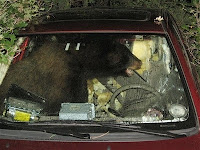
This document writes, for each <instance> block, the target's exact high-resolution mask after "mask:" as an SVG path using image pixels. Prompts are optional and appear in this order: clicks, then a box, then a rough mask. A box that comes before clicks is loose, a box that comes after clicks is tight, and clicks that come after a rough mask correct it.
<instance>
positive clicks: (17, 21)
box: [0, 0, 40, 63]
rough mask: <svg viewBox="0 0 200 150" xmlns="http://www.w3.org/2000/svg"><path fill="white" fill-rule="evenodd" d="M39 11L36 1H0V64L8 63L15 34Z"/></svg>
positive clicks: (12, 50)
mask: <svg viewBox="0 0 200 150" xmlns="http://www.w3.org/2000/svg"><path fill="white" fill-rule="evenodd" d="M39 11H40V7H39V5H38V3H37V0H1V1H0V52H1V53H0V63H8V62H9V60H11V59H12V57H13V55H14V54H15V50H16V49H15V48H14V46H15V42H16V34H17V32H18V31H19V30H20V29H22V28H24V27H26V26H27V24H28V22H29V21H31V20H32V18H33V17H35V16H36V15H38V12H39ZM5 50H6V51H5ZM2 51H3V52H4V53H2Z"/></svg>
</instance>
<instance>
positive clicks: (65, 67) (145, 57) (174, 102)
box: [0, 34, 191, 123]
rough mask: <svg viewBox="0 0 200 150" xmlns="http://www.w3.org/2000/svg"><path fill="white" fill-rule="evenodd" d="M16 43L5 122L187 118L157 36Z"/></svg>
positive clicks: (183, 96) (38, 38)
mask: <svg viewBox="0 0 200 150" xmlns="http://www.w3.org/2000/svg"><path fill="white" fill-rule="evenodd" d="M18 41H20V42H19V43H20V44H19V47H20V52H17V53H16V54H15V56H14V59H13V61H12V64H11V65H10V66H9V69H8V71H7V74H6V75H5V78H4V80H3V81H2V84H1V86H0V98H1V101H0V102H1V104H0V106H1V107H0V108H1V110H0V111H1V114H2V117H1V118H3V119H4V120H9V121H12V122H38V121H51V120H81V121H82V120H87V121H99V122H101V121H113V120H114V121H116V122H120V123H121V122H122V123H123V122H131V123H170V122H184V121H186V120H188V118H190V108H191V107H190V105H189V102H188V99H189V98H188V96H187V91H186V88H185V85H184V84H183V83H184V82H183V81H184V80H183V79H182V76H181V73H179V69H178V68H179V67H178V65H177V64H178V62H177V59H174V58H173V55H172V54H173V53H172V52H173V51H172V49H171V48H170V47H169V44H168V42H167V40H166V38H165V37H164V36H161V35H135V34H57V35H34V36H31V37H19V40H18ZM175 60H176V61H175ZM182 82H183V83H182Z"/></svg>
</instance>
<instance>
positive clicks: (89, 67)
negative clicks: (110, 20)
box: [0, 40, 141, 112]
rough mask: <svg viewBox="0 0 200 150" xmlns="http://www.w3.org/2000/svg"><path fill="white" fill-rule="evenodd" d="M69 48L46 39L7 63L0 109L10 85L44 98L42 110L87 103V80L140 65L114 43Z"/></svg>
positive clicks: (0, 93)
mask: <svg viewBox="0 0 200 150" xmlns="http://www.w3.org/2000/svg"><path fill="white" fill-rule="evenodd" d="M71 48H72V46H71ZM71 48H70V49H69V50H68V51H65V50H64V47H63V45H62V44H58V43H56V44H55V42H46V43H44V44H43V45H42V46H41V47H40V48H39V49H38V50H36V51H33V52H32V53H31V54H30V56H28V57H27V58H24V59H23V60H22V61H19V62H17V63H16V64H13V65H11V66H10V68H9V70H8V72H7V75H6V77H5V79H4V81H3V83H2V85H1V86H0V98H1V101H0V102H1V103H0V105H1V108H2V106H3V100H4V98H5V96H6V93H7V91H8V89H9V86H10V85H11V84H16V85H18V86H20V87H21V88H23V89H25V90H28V91H30V92H32V93H34V94H36V95H38V96H41V97H43V98H45V99H47V104H46V111H47V112H56V111H58V110H59V108H60V104H61V103H62V102H87V96H88V95H87V94H88V93H87V82H86V81H87V79H89V78H94V77H102V76H105V77H106V76H118V75H127V68H128V69H133V70H135V69H139V68H140V66H141V61H140V60H139V59H137V58H136V57H135V56H134V55H132V53H131V52H130V51H129V50H128V49H127V48H126V47H125V46H124V45H121V44H120V43H117V42H111V41H109V40H102V41H96V42H95V41H93V42H89V43H85V44H83V45H81V47H80V49H79V50H78V51H75V50H71ZM128 75H130V72H129V73H128Z"/></svg>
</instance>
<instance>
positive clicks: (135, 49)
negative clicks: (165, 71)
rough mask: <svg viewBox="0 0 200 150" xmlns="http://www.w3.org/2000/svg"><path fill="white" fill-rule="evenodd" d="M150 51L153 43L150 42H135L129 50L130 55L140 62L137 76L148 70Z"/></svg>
mask: <svg viewBox="0 0 200 150" xmlns="http://www.w3.org/2000/svg"><path fill="white" fill-rule="evenodd" d="M152 49H154V42H153V41H152V40H136V41H134V43H133V46H132V48H131V50H132V53H133V54H134V55H135V56H136V57H137V58H139V59H140V60H141V61H142V66H141V69H139V70H137V72H138V73H139V74H143V72H144V71H145V70H149V68H150V64H149V60H150V58H151V57H152V54H151V53H152Z"/></svg>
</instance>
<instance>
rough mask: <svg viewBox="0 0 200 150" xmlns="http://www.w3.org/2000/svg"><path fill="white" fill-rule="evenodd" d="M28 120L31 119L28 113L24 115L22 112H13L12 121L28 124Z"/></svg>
mask: <svg viewBox="0 0 200 150" xmlns="http://www.w3.org/2000/svg"><path fill="white" fill-rule="evenodd" d="M30 118H31V114H30V113H26V112H22V111H16V112H15V116H14V120H16V121H23V122H28V121H30Z"/></svg>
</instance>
